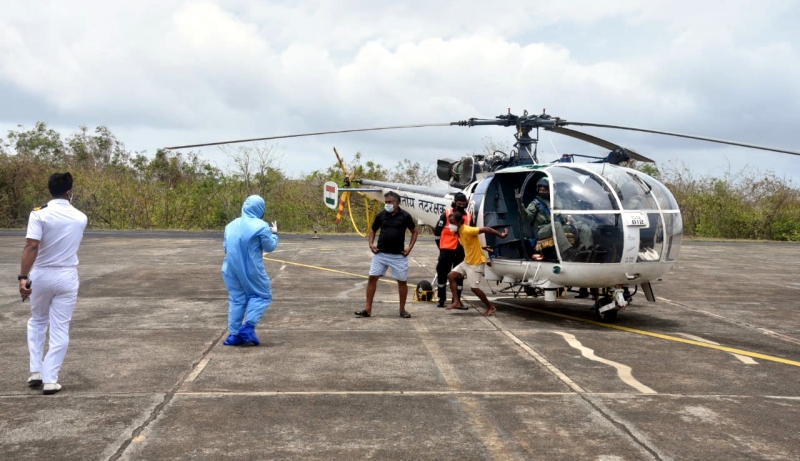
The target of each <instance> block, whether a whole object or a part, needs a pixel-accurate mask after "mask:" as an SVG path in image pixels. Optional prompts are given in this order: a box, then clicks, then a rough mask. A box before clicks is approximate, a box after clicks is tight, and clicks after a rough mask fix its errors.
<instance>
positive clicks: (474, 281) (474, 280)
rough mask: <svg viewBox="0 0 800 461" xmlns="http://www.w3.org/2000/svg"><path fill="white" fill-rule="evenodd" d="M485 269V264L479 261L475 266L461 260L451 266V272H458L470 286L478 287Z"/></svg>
mask: <svg viewBox="0 0 800 461" xmlns="http://www.w3.org/2000/svg"><path fill="white" fill-rule="evenodd" d="M485 270H486V264H485V263H481V264H478V265H477V266H473V265H472V264H467V263H466V262H463V261H462V262H461V264H459V265H458V266H456V267H454V268H453V272H458V273H459V274H461V275H463V276H464V277H465V278H466V279H467V283H468V284H469V287H470V288H480V287H481V283H483V278H484V276H483V274H484V272H485Z"/></svg>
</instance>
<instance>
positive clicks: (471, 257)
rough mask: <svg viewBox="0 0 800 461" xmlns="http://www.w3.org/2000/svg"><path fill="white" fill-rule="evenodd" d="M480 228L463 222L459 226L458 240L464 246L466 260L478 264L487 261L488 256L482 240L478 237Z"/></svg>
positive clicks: (474, 264) (473, 264)
mask: <svg viewBox="0 0 800 461" xmlns="http://www.w3.org/2000/svg"><path fill="white" fill-rule="evenodd" d="M479 233H480V232H479V229H478V228H477V227H472V226H467V225H466V224H462V225H461V227H459V228H458V242H459V243H461V246H462V247H464V262H465V263H467V264H469V265H472V266H477V265H478V264H483V263H485V262H486V256H485V255H484V254H483V249H482V248H481V241H480V240H479V239H478V234H479Z"/></svg>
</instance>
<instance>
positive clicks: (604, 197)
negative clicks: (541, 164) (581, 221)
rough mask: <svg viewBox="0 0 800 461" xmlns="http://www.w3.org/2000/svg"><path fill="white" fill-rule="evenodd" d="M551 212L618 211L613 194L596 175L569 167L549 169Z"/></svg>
mask: <svg viewBox="0 0 800 461" xmlns="http://www.w3.org/2000/svg"><path fill="white" fill-rule="evenodd" d="M548 172H549V173H550V175H551V176H552V178H553V192H554V193H555V200H554V202H553V210H618V209H619V206H618V205H617V201H616V200H615V199H614V194H613V193H612V192H611V190H609V189H608V186H606V184H605V183H604V182H603V181H602V180H601V179H600V178H599V177H597V176H596V175H594V174H592V173H590V172H588V171H584V170H580V169H577V168H571V167H562V168H550V169H549V170H548Z"/></svg>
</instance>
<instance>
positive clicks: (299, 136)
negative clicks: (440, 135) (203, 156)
mask: <svg viewBox="0 0 800 461" xmlns="http://www.w3.org/2000/svg"><path fill="white" fill-rule="evenodd" d="M450 125H452V123H425V124H421V125H397V126H382V127H377V128H357V129H353V130H336V131H318V132H315V133H300V134H287V135H283V136H268V137H265V138H249V139H235V140H232V141H219V142H207V143H202V144H186V145H183V146H173V147H167V148H166V149H167V150H177V149H189V148H193V147H208V146H222V145H225V144H238V143H243V142H254V141H269V140H272V139H284V138H301V137H304V136H319V135H323V134H337V133H356V132H359V131H380V130H398V129H403V128H426V127H431V126H450Z"/></svg>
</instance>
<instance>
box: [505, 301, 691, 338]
mask: <svg viewBox="0 0 800 461" xmlns="http://www.w3.org/2000/svg"><path fill="white" fill-rule="evenodd" d="M492 303H494V305H495V306H496V307H497V313H498V314H502V315H503V316H508V317H509V320H516V321H521V322H533V321H536V322H537V323H538V324H542V325H552V326H558V327H563V326H564V325H565V324H567V322H573V325H572V326H573V327H574V328H582V329H597V328H598V325H597V322H599V321H598V320H597V317H596V314H595V313H594V311H593V310H591V308H592V302H591V301H589V302H587V303H585V304H584V303H582V302H575V301H563V300H562V301H555V302H553V301H544V300H543V299H536V298H511V297H509V298H495V299H492ZM641 309H647V308H646V307H644V308H638V307H637V305H636V304H634V305H632V306H631V307H628V308H626V309H623V310H621V311H619V314H618V317H617V320H616V321H615V322H613V323H611V324H610V325H618V326H624V327H629V328H637V329H645V328H647V329H650V330H652V329H658V330H661V331H663V332H665V333H667V332H675V331H682V330H683V329H684V327H685V325H684V324H683V323H682V322H679V321H676V320H671V319H664V318H661V317H657V316H655V315H652V314H649V313H647V312H642V310H641ZM651 309H652V308H651ZM575 322H577V324H576V323H575Z"/></svg>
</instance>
